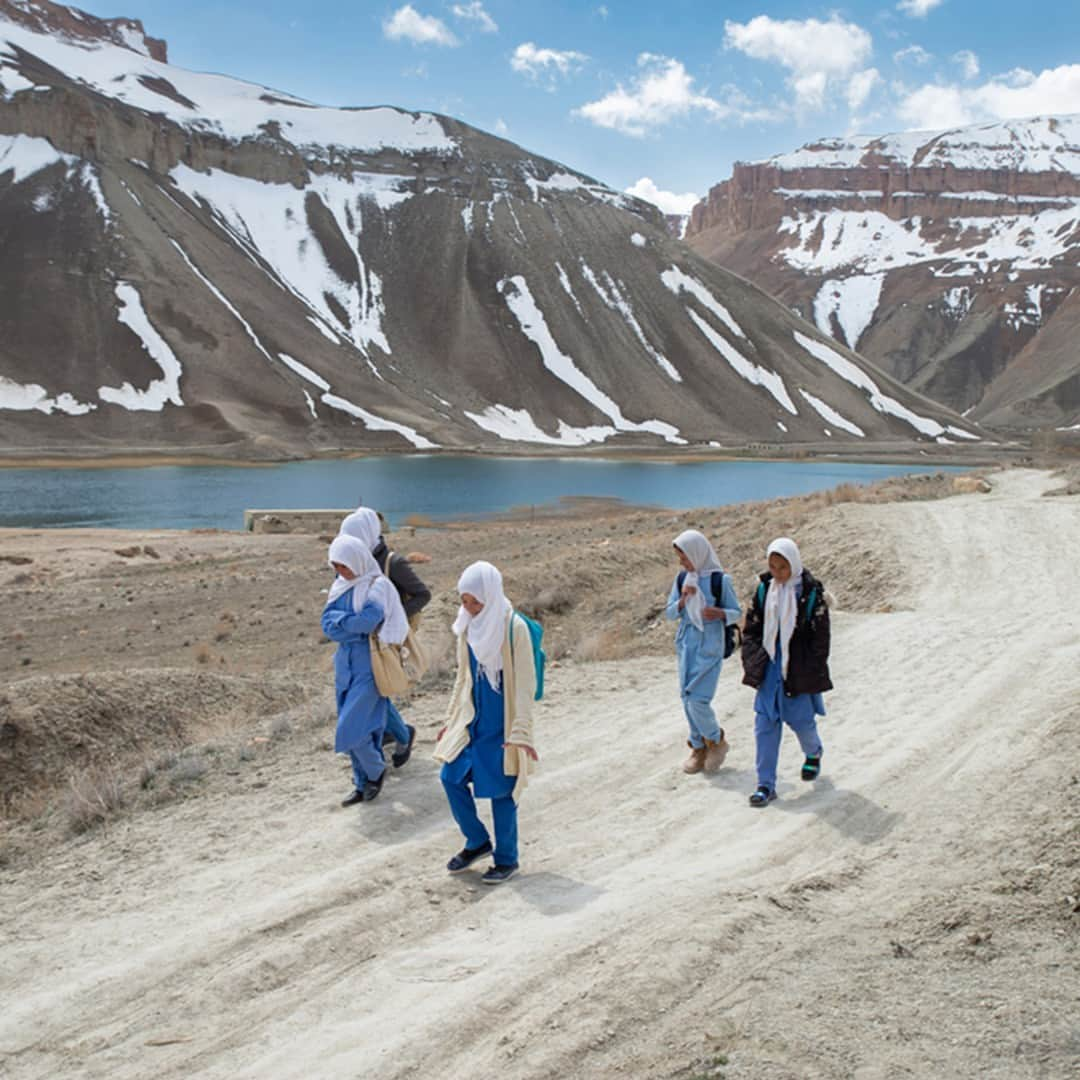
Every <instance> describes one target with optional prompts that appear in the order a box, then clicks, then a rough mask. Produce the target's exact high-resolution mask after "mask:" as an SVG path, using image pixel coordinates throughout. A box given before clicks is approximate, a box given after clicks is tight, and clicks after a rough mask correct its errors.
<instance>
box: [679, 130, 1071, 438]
mask: <svg viewBox="0 0 1080 1080" xmlns="http://www.w3.org/2000/svg"><path fill="white" fill-rule="evenodd" d="M687 240H688V242H689V243H690V245H691V246H692V247H693V248H695V250H697V251H698V252H700V253H702V254H704V255H706V256H707V257H708V258H710V259H712V260H714V261H716V262H718V263H720V264H721V265H723V266H725V267H728V268H729V269H731V270H734V271H736V272H737V273H740V274H743V275H745V276H747V277H748V278H750V279H751V280H753V281H754V282H756V283H757V284H759V285H760V286H761V287H762V288H764V289H765V290H766V291H768V292H770V293H772V294H773V295H774V296H776V297H777V298H779V299H780V300H782V301H783V302H784V303H786V304H788V305H789V306H791V307H793V308H795V309H796V310H798V311H799V312H800V313H801V314H803V315H804V316H805V317H806V318H807V319H811V320H812V321H814V323H815V324H816V325H817V326H818V327H819V329H821V330H823V331H825V332H826V333H829V334H830V335H831V336H833V337H834V338H835V339H836V340H838V341H842V342H844V343H845V344H847V345H849V346H850V347H851V348H853V349H854V348H858V350H859V351H860V352H861V353H862V354H864V355H865V356H868V357H870V358H871V359H873V360H874V361H876V362H877V363H879V364H881V365H882V366H883V367H884V368H886V370H888V371H890V372H891V373H892V374H893V375H895V376H896V377H897V378H899V379H901V380H902V381H904V382H905V383H907V384H908V385H909V386H911V387H913V388H915V389H918V390H920V391H921V392H923V393H926V394H928V395H930V396H931V397H934V398H936V399H937V400H940V401H942V402H944V403H946V404H948V405H950V406H952V407H954V408H956V409H958V410H962V411H964V412H965V413H968V414H969V415H970V416H971V417H972V418H978V419H979V420H981V421H984V422H986V423H989V424H1000V425H1004V426H1019V427H1024V426H1031V427H1043V426H1069V425H1072V424H1075V423H1076V422H1077V419H1078V418H1080V417H1078V416H1077V414H1078V412H1080V355H1078V354H1076V353H1075V352H1069V351H1068V350H1062V349H1061V347H1060V342H1061V341H1064V340H1068V339H1069V338H1071V337H1075V334H1076V332H1077V331H1078V330H1080V323H1077V321H1076V320H1077V312H1078V306H1077V301H1078V299H1080V291H1078V286H1080V270H1078V261H1080V117H1076V116H1062V117H1043V118H1038V119H1034V120H1029V121H1011V122H1009V123H1001V124H990V125H984V126H981V127H974V128H966V129H960V130H956V131H950V132H943V133H939V134H929V133H926V132H915V133H909V134H905V135H894V136H887V137H885V138H878V139H867V140H859V139H856V140H852V141H848V140H827V141H824V142H821V143H817V144H813V145H810V146H806V147H803V149H801V150H799V151H797V152H795V153H793V154H786V155H781V156H779V157H776V158H772V159H770V160H768V161H765V162H759V163H755V164H740V165H737V166H736V167H735V170H734V173H733V175H732V177H731V179H730V180H726V181H724V182H723V183H721V184H718V185H717V186H716V187H714V188H713V189H712V190H711V191H710V192H709V195H708V197H707V199H706V200H704V201H703V202H701V203H699V204H698V205H697V206H696V207H695V208H694V210H693V213H692V215H691V221H690V225H689V227H688V230H687ZM1014 369H1015V370H1014ZM1020 372H1022V373H1023V374H1022V375H1021V374H1019V373H1020Z"/></svg>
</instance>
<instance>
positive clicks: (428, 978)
mask: <svg viewBox="0 0 1080 1080" xmlns="http://www.w3.org/2000/svg"><path fill="white" fill-rule="evenodd" d="M1046 483H1047V480H1046V478H1045V476H1044V475H1042V474H1036V473H1023V472H1014V473H1009V474H1005V475H1004V476H1003V477H1002V478H1001V480H1000V482H999V483H998V484H997V486H996V488H995V491H994V492H993V493H992V494H991V495H988V496H978V495H974V496H965V497H962V498H955V499H948V500H944V501H941V502H931V503H909V504H890V505H873V506H857V507H851V508H850V510H849V511H848V513H849V516H850V521H851V523H852V527H856V528H857V527H859V523H860V521H863V522H865V523H866V524H867V525H871V526H872V527H873V528H874V529H875V530H879V529H884V530H886V531H888V532H889V533H890V534H892V535H893V536H894V538H895V543H896V544H897V546H898V548H899V550H900V551H901V552H902V556H903V558H904V560H905V562H906V563H907V564H908V566H909V568H910V566H912V565H914V566H917V567H918V569H919V570H920V573H919V574H916V575H914V577H915V579H916V580H917V581H919V582H920V586H919V588H918V590H917V591H916V592H914V593H912V594H909V595H907V596H903V597H900V598H899V602H898V608H901V607H902V608H903V609H904V610H899V609H898V610H896V611H893V612H891V613H888V614H877V615H860V616H853V615H846V614H844V613H843V612H842V611H841V612H840V613H839V614H838V615H837V617H836V619H835V641H834V664H833V670H834V680H835V682H836V684H837V686H838V690H837V691H835V692H834V693H833V694H831V695H830V696H829V698H828V706H829V710H830V716H829V718H828V719H827V720H826V721H825V722H824V726H823V736H824V738H825V740H826V757H825V774H824V776H823V779H822V780H821V781H820V782H819V783H818V784H817V785H814V786H811V785H803V784H801V783H800V782H799V781H798V779H797V765H798V760H799V759H798V757H797V752H798V751H797V746H796V744H795V743H794V740H793V739H792V738H791V736H790V735H789V736H788V738H787V740H786V741H785V744H784V751H783V756H782V760H781V783H780V794H781V799H780V801H779V802H778V803H776V804H774V805H773V806H772V807H770V808H768V809H767V810H765V811H761V812H758V811H753V810H751V809H750V808H748V807H747V805H746V795H747V793H748V792H749V791H750V790H752V789H753V784H754V779H753V772H752V763H753V738H752V730H751V723H750V721H751V715H750V704H751V692H750V691H749V690H747V689H745V688H743V687H741V686H740V685H739V683H738V677H737V673H736V670H735V668H734V667H732V668H731V669H730V670H726V671H725V673H724V675H723V677H722V678H721V689H720V691H719V693H718V696H717V708H718V712H719V714H720V716H721V720H722V723H724V724H725V726H727V727H728V729H729V733H730V736H731V737H732V742H733V750H732V753H731V756H730V758H729V761H728V767H726V768H725V769H724V770H723V771H722V772H721V773H720V774H719V775H718V776H716V777H715V778H712V779H706V778H703V777H696V778H685V777H683V776H682V775H681V774H680V773H679V772H678V769H677V766H678V763H679V761H680V760H681V756H682V752H681V750H680V739H681V738H682V737H683V736H682V731H683V729H682V721H681V719H680V716H679V713H678V705H677V698H676V695H675V693H674V660H673V658H672V657H663V658H657V659H648V660H635V661H633V662H618V663H606V664H592V665H580V666H567V667H562V668H559V669H556V670H555V671H554V672H552V676H551V682H550V688H549V697H548V700H547V702H546V703H545V705H544V706H543V707H542V709H541V711H540V712H539V714H538V719H537V730H538V737H539V741H540V748H541V755H542V759H543V768H542V771H541V772H540V773H539V774H538V776H537V778H536V779H535V781H534V783H533V785H532V787H531V788H530V790H529V792H528V794H527V796H526V800H525V802H524V803H523V806H522V813H521V834H522V839H523V850H522V862H523V872H522V874H521V875H520V876H519V877H518V878H517V879H516V880H515V882H514V883H513V884H511V885H508V886H505V887H503V888H499V889H488V888H485V887H483V886H481V885H480V884H479V882H478V878H472V877H470V876H468V875H467V876H466V877H465V880H462V879H460V878H458V879H451V878H449V877H447V876H446V875H444V874H443V873H442V872H441V866H442V863H443V862H444V861H445V859H446V858H447V857H448V856H449V855H450V854H451V853H452V852H453V851H454V850H455V849H456V847H457V846H458V838H457V836H456V835H455V832H454V830H453V828H452V826H451V823H450V820H449V815H448V812H447V810H446V807H445V802H444V800H443V798H442V794H441V790H440V789H439V787H438V783H437V776H436V771H435V767H434V764H433V763H431V762H430V761H429V760H428V759H427V758H426V756H425V755H421V756H420V757H419V758H418V759H416V760H415V761H414V763H413V764H410V765H409V766H408V768H407V769H406V770H405V771H404V773H403V775H401V776H400V777H398V776H395V777H394V778H393V782H392V783H391V784H389V785H388V786H387V789H386V791H385V792H384V796H383V798H382V799H380V800H379V802H378V803H376V804H375V805H373V806H371V807H365V808H361V809H359V810H357V809H353V810H351V811H342V810H339V809H337V808H336V800H337V799H338V798H339V797H340V795H341V794H343V793H344V790H345V788H346V787H347V785H346V783H345V780H344V774H343V773H341V772H339V771H338V770H336V769H335V768H334V767H333V766H331V765H330V763H329V762H328V761H327V760H326V757H327V755H326V754H325V753H322V752H319V753H315V752H311V753H306V754H303V755H300V756H298V760H297V762H296V764H295V766H294V768H292V769H291V770H289V771H288V772H285V771H279V772H277V773H275V774H273V775H270V776H266V777H265V778H264V780H263V781H260V782H261V783H266V786H265V787H258V788H251V787H244V788H243V789H238V790H236V791H235V792H233V793H231V794H228V795H221V796H219V797H215V798H212V799H200V800H195V801H192V802H189V803H184V804H181V805H180V806H177V807H173V808H171V809H167V810H161V811H155V812H148V813H144V814H141V815H138V816H136V817H133V818H131V819H130V820H127V821H125V822H123V823H121V824H119V825H117V826H116V827H113V828H112V829H110V830H109V831H108V832H106V833H103V834H101V835H98V836H95V837H92V838H90V839H88V840H85V841H82V842H80V843H78V844H71V845H66V846H64V847H61V848H59V849H57V850H55V851H51V852H47V853H43V856H42V860H41V863H40V865H38V866H36V867H34V868H31V869H26V870H23V871H19V872H18V873H17V874H15V875H13V878H12V880H9V881H7V882H5V883H4V884H3V886H2V889H0V904H2V910H3V913H4V928H3V935H2V939H0V940H2V943H3V965H2V971H0V997H2V998H3V1000H4V1001H5V1003H6V1005H5V1008H4V1009H3V1010H2V1012H0V1055H3V1056H0V1075H3V1076H10V1077H13V1078H14V1077H19V1078H21V1077H58V1076H86V1077H109V1078H115V1080H121V1078H126V1077H146V1076H150V1075H153V1076H155V1077H190V1076H196V1075H197V1076H206V1077H274V1078H288V1077H297V1078H301V1077H304V1078H310V1077H324V1076H325V1077H341V1076H360V1075H362V1074H363V1075H369V1074H377V1075H379V1076H381V1077H398V1076H401V1077H404V1076H406V1075H412V1076H417V1075H418V1076H435V1075H442V1076H449V1077H466V1076H472V1077H484V1076H493V1075H496V1073H498V1075H500V1076H520V1077H533V1076H537V1077H539V1076H579V1075H580V1076H590V1077H592V1076H608V1075H612V1076H614V1075H631V1076H633V1075H636V1076H672V1075H676V1074H677V1073H678V1070H679V1069H680V1068H682V1067H684V1066H687V1065H688V1063H689V1062H692V1061H695V1060H705V1059H703V1058H702V1055H703V1054H706V1055H707V1054H709V1053H712V1052H713V1051H716V1052H717V1053H720V1052H723V1053H725V1054H727V1055H729V1056H730V1065H729V1067H727V1068H726V1069H724V1070H722V1071H718V1072H716V1073H715V1075H724V1076H729V1077H730V1076H753V1075H761V1070H762V1069H763V1067H764V1066H765V1065H768V1066H769V1067H770V1070H771V1071H770V1075H772V1076H774V1077H784V1076H791V1077H796V1076H823V1077H824V1076H846V1075H850V1076H853V1077H857V1078H858V1080H874V1078H878V1077H891V1076H894V1075H895V1076H933V1075H948V1076H972V1077H975V1076H980V1077H983V1076H1002V1077H1005V1076H1008V1077H1024V1076H1032V1077H1036V1076H1054V1075H1059V1074H1058V1073H1057V1072H1055V1071H1053V1069H1054V1067H1055V1066H1054V1062H1055V1061H1060V1062H1065V1061H1067V1060H1069V1059H1070V1058H1069V1056H1068V1055H1069V1054H1070V1052H1071V1053H1072V1054H1073V1055H1074V1056H1075V1054H1076V1052H1078V1051H1080V1038H1077V1036H1076V1028H1075V1021H1074V1020H1072V1019H1070V1003H1071V1012H1072V1015H1073V1016H1075V1015H1076V1002H1077V996H1078V987H1080V982H1078V981H1076V979H1075V976H1076V966H1075V961H1076V953H1075V950H1074V949H1073V948H1072V946H1074V945H1075V939H1072V940H1071V941H1070V942H1068V943H1067V946H1066V945H1062V946H1061V947H1059V948H1057V949H1056V951H1054V952H1053V953H1052V955H1049V954H1048V955H1047V956H1046V957H1041V956H1039V955H1031V956H1029V957H1028V958H1027V963H1026V966H1025V965H1019V966H1015V965H1014V966H1013V967H1010V968H1008V969H1006V968H1005V967H1003V966H1002V967H1000V968H999V969H993V970H991V967H989V966H984V967H983V968H982V969H981V970H980V972H979V974H978V975H977V976H972V980H973V981H971V985H970V989H969V988H968V984H967V982H965V980H964V978H963V977H959V978H958V980H957V981H956V982H955V994H956V998H955V1000H954V1001H951V1002H950V1003H949V1004H950V1005H952V1006H953V1007H954V1013H955V1016H956V1017H957V1018H959V1019H958V1020H957V1021H956V1024H955V1031H953V1030H951V1029H950V1030H949V1031H948V1032H946V1030H945V1028H946V1027H947V1026H948V1025H946V1024H945V1022H944V1021H943V1020H942V1019H941V1012H942V1008H943V1003H942V1001H941V993H942V992H943V990H942V987H944V988H946V989H947V990H948V992H949V993H952V992H953V991H952V989H948V988H951V987H953V985H954V984H953V982H952V981H950V979H951V977H949V976H948V973H946V972H943V973H941V977H940V978H939V979H938V982H937V984H936V985H937V987H938V989H937V991H936V993H934V994H931V993H930V992H929V990H928V988H927V984H926V981H925V980H926V978H927V970H928V969H927V968H926V967H925V966H924V967H923V968H922V969H921V971H920V970H917V969H916V968H914V967H913V966H912V965H908V966H907V967H906V968H905V967H904V966H903V965H897V964H896V963H893V961H892V960H891V959H890V958H889V946H890V941H891V935H892V934H893V933H894V932H899V931H894V929H892V928H891V926H892V924H891V922H890V920H892V919H895V920H898V922H897V925H899V926H901V927H903V926H910V925H912V924H911V922H910V918H909V916H911V913H912V912H913V911H916V910H917V909H918V906H919V903H920V901H921V900H922V899H923V898H925V897H927V896H930V895H933V896H936V897H942V896H946V897H948V896H951V895H953V892H952V891H951V890H955V891H957V892H959V891H960V890H963V889H964V888H966V887H968V885H970V882H971V881H972V880H974V879H975V878H977V877H979V875H986V874H991V873H992V872H993V866H994V859H995V857H996V855H998V854H1000V853H1001V851H1002V850H1003V849H1004V848H1007V846H1008V837H1009V836H1010V835H1012V834H1014V833H1015V831H1016V830H1017V829H1018V828H1020V827H1021V825H1022V823H1023V822H1024V820H1025V815H1026V814H1027V813H1028V811H1027V809H1026V807H1027V802H1028V800H1029V797H1030V796H1031V795H1032V790H1033V789H1034V790H1035V791H1036V792H1037V787H1036V785H1037V784H1038V783H1039V782H1040V781H1041V780H1042V779H1043V778H1044V777H1045V778H1047V779H1049V778H1050V777H1052V776H1053V775H1054V772H1053V766H1054V762H1053V760H1052V758H1050V759H1048V757H1047V755H1048V753H1050V752H1062V751H1065V750H1066V749H1067V751H1068V753H1069V754H1072V755H1073V760H1075V751H1074V750H1073V749H1072V747H1073V745H1074V744H1070V745H1069V746H1068V747H1066V746H1064V745H1060V744H1061V742H1062V732H1063V731H1065V730H1066V726H1068V731H1069V732H1071V733H1075V731H1076V730H1077V724H1076V719H1077V715H1078V708H1080V707H1078V702H1080V613H1078V611H1077V607H1076V590H1075V588H1073V589H1071V590H1069V589H1063V588H1056V587H1054V586H1053V585H1052V584H1051V575H1060V576H1061V577H1062V578H1064V579H1065V580H1069V581H1074V582H1075V581H1076V580H1078V579H1080V561H1078V560H1077V556H1076V551H1077V544H1076V542H1077V540H1078V539H1080V506H1078V500H1077V499H1076V498H1059V499H1040V498H1039V497H1038V496H1039V493H1040V492H1041V490H1042V488H1043V486H1044V485H1045V484H1046ZM1063 560H1065V561H1063ZM1033 598H1038V601H1039V602H1038V603H1033V602H1032V600H1033ZM839 606H840V607H841V608H842V607H843V603H842V597H841V598H840V605H839ZM437 706H438V702H432V703H431V705H430V706H428V709H429V710H432V711H429V713H428V714H426V715H423V716H421V719H422V720H423V721H424V722H425V723H427V724H429V725H431V724H434V723H435V722H436V720H437V716H436V715H435V713H434V711H433V710H435V709H436V708H437ZM1069 725H1071V726H1069ZM1005 753H1007V755H1008V760H1009V763H1010V769H1009V770H1007V771H1006V772H1005V773H1004V774H1003V770H1002V769H1001V768H1000V765H999V759H1000V758H1001V756H1002V755H1003V754H1005ZM1072 767H1073V768H1074V769H1075V766H1072ZM1058 768H1059V770H1060V765H1059V766H1058ZM905 918H908V922H907V923H904V919H905ZM898 945H899V946H900V947H902V945H903V943H902V942H899V943H898ZM1062 949H1066V952H1065V953H1063V952H1062ZM1044 961H1045V964H1046V965H1051V966H1053V965H1057V967H1058V968H1060V967H1062V966H1063V965H1064V966H1065V967H1066V968H1067V969H1068V971H1069V972H1070V973H1071V975H1070V979H1069V980H1067V981H1063V982H1059V981H1058V980H1057V979H1056V977H1054V978H1053V981H1052V984H1051V983H1050V982H1047V979H1050V978H1051V976H1050V975H1048V974H1047V971H1048V970H1049V969H1044V968H1043V967H1040V965H1041V964H1043V963H1044ZM1024 978H1028V979H1030V980H1031V989H1030V993H1029V992H1028V991H1027V989H1024V990H1021V989H1020V987H1019V984H1018V982H1017V980H1023V979H1024ZM920 980H921V981H920ZM976 983H977V984H978V986H977V987H976ZM999 984H1000V985H999ZM1040 988H1041V989H1040ZM995 995H996V996H995ZM969 996H970V997H971V1000H970V1001H969V1000H968V998H969ZM1016 996H1019V997H1021V998H1023V1002H1025V1003H1026V1004H1024V1003H1020V1002H1017V1001H1014V1000H1013V999H1014V997H1016ZM984 998H985V999H987V1000H991V1001H998V1000H1002V1001H1004V1002H1005V1006H1004V1007H1005V1008H1006V1009H1007V1010H1010V1011H1009V1012H1008V1016H1007V1023H1008V1025H1009V1029H1010V1030H1011V1029H1012V1026H1013V1025H1015V1026H1016V1030H1017V1031H1018V1032H1020V1031H1021V1030H1022V1031H1024V1032H1026V1033H1027V1037H1028V1038H1030V1039H1032V1040H1034V1041H1035V1042H1036V1043H1037V1044H1038V1046H1039V1048H1040V1049H1039V1052H1038V1053H1036V1054H1033V1055H1032V1056H1030V1057H1024V1056H1023V1055H1020V1056H1019V1057H1017V1056H1016V1055H1013V1056H1010V1057H1008V1058H1006V1057H1003V1056H1002V1054H1001V1052H1000V1048H999V1047H997V1046H987V1045H986V1044H985V1039H984V1038H983V1036H982V1034H981V1032H982V1030H983V1029H982V1028H980V1027H979V1026H978V1025H979V1023H983V1024H984V1025H987V1030H991V1031H998V1032H1000V1031H1001V1030H1002V1028H1001V1024H1002V1016H1001V1015H1000V1013H998V1014H995V1013H994V1010H993V1008H991V1006H985V1007H984V1006H983V1005H982V1004H981V1003H982V1001H983V999H984ZM976 1002H978V1004H976ZM1025 1009H1026V1010H1027V1011H1025ZM968 1010H970V1011H971V1016H972V1017H974V1019H972V1018H969V1017H968ZM1018 1038H1019V1035H1018ZM1073 1040H1075V1042H1074V1041H1073ZM1048 1048H1049V1049H1048ZM1048 1054H1049V1055H1050V1057H1049V1058H1048V1057H1047V1055H1048ZM1054 1054H1057V1055H1058V1056H1057V1057H1054ZM716 1060H717V1061H720V1059H719V1058H716ZM1048 1061H1049V1065H1048V1064H1047V1062H1048ZM717 1067H718V1068H720V1066H717ZM1047 1068H1049V1069H1050V1070H1051V1071H1045V1070H1046V1069H1047ZM687 1075H689V1074H687ZM708 1075H713V1073H709V1074H708ZM1061 1075H1064V1074H1063V1073H1062V1074H1061Z"/></svg>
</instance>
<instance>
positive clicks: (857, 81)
mask: <svg viewBox="0 0 1080 1080" xmlns="http://www.w3.org/2000/svg"><path fill="white" fill-rule="evenodd" d="M883 81H884V80H883V79H882V78H881V74H880V73H879V72H878V69H877V68H867V69H866V70H865V71H857V72H856V73H855V74H854V75H852V76H851V79H850V80H849V82H848V88H847V103H848V108H849V109H851V110H852V111H853V112H854V111H855V110H856V109H861V108H862V107H863V106H864V105H865V104H866V99H867V98H868V97H870V94H871V93H872V92H873V90H874V87H876V86H877V85H878V84H879V83H881V82H883Z"/></svg>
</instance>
